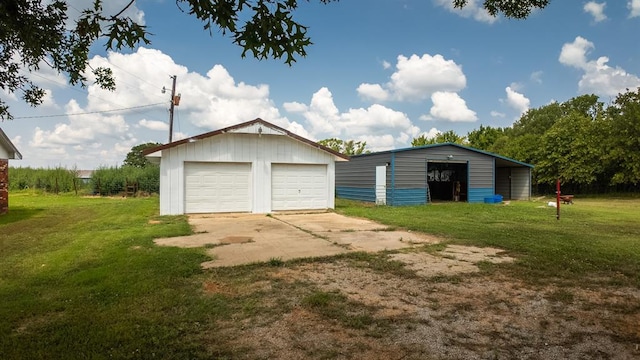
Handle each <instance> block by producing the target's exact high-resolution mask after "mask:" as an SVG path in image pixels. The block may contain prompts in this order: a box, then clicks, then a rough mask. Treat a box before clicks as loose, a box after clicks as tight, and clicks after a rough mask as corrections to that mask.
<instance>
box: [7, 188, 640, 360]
mask: <svg viewBox="0 0 640 360" xmlns="http://www.w3.org/2000/svg"><path fill="white" fill-rule="evenodd" d="M10 201H11V203H10V213H9V214H7V215H3V216H0V304H1V306H0V319H1V320H0V358H2V359H14V358H19V359H21V358H28V359H38V358H40V359H52V358H64V359H72V358H79V359H80V358H82V359H85V358H91V359H94V358H97V359H100V358H172V359H180V358H184V359H187V358H189V359H194V358H216V356H218V357H221V358H224V356H225V355H226V356H228V357H234V356H233V352H232V351H230V350H228V349H225V347H224V344H222V343H221V344H219V346H218V345H215V346H213V345H212V344H211V343H208V344H206V343H205V342H206V341H203V340H202V339H205V338H206V339H208V340H207V341H221V342H222V341H223V340H222V339H219V340H215V339H217V337H216V336H215V334H216V322H217V321H231V320H233V321H235V320H236V319H237V318H238V317H240V318H242V317H243V316H245V317H246V316H249V315H251V314H253V313H255V312H256V311H259V309H262V308H263V306H262V305H260V304H261V300H262V298H261V297H262V296H271V295H267V294H266V293H264V292H257V293H256V294H253V295H251V296H248V295H247V296H244V295H242V296H240V297H238V296H235V297H234V296H231V295H224V294H217V295H214V296H212V295H211V294H208V295H207V294H204V291H203V282H206V281H211V279H212V278H214V279H218V280H217V281H220V282H227V283H232V282H234V281H246V282H248V283H250V282H254V281H258V280H259V281H264V279H263V278H261V276H262V275H261V274H262V273H263V270H264V269H266V268H268V267H269V266H275V265H278V266H280V265H283V264H265V265H252V266H247V267H240V268H228V269H217V270H211V271H208V272H203V271H202V270H201V268H200V263H201V262H203V261H205V260H207V259H208V258H207V257H206V256H205V255H204V250H203V249H178V248H168V247H157V246H155V245H154V244H153V241H152V240H153V239H154V238H158V237H166V236H177V235H184V234H188V233H190V231H191V230H190V228H189V226H188V224H187V222H186V218H185V217H182V216H177V217H159V216H157V213H158V199H157V197H151V198H136V199H121V198H79V197H75V196H71V195H69V196H65V195H61V196H53V195H41V194H35V193H33V192H29V191H26V192H18V193H15V192H14V193H12V194H11V198H10ZM543 205H544V203H543V202H542V201H541V202H513V203H511V205H508V206H503V205H485V204H463V203H457V204H437V205H430V206H417V207H397V208H392V207H370V206H365V205H363V204H359V203H355V202H348V201H338V207H337V209H336V211H338V212H341V213H345V214H348V215H355V216H362V217H368V218H371V219H374V220H377V221H380V222H383V223H386V224H390V225H395V226H399V227H405V228H408V229H411V230H415V231H424V232H427V233H432V234H436V235H440V236H443V237H445V238H446V239H447V241H448V242H451V243H459V244H472V245H478V246H494V247H499V248H503V249H505V250H507V251H508V252H510V253H511V254H512V255H514V256H515V257H517V258H518V261H517V262H516V263H515V264H511V265H496V266H487V267H486V268H485V270H486V271H491V270H494V271H495V270H504V271H510V272H512V273H513V274H515V275H516V276H522V278H523V279H525V280H528V281H558V280H560V281H571V282H575V281H576V280H579V281H586V282H587V283H588V282H589V281H593V282H594V283H597V282H598V281H603V279H605V280H604V281H607V282H608V283H609V284H613V285H615V284H624V285H631V286H634V287H636V286H640V275H639V274H640V221H639V219H640V200H637V199H636V200H607V199H592V200H581V199H577V200H576V204H575V205H573V206H565V207H563V212H562V219H561V220H560V221H557V220H556V219H555V210H554V209H550V208H545V207H544V206H543ZM349 256H352V257H358V256H363V255H358V254H352V255H347V257H349ZM367 256H370V255H367ZM342 258H343V259H344V258H345V256H343V257H342ZM371 259H373V258H371ZM304 261H307V260H304ZM308 261H311V260H308ZM317 261H332V260H331V259H323V260H317ZM376 261H378V262H380V261H385V260H384V257H376ZM370 263H371V264H373V263H374V262H370ZM288 264H289V263H284V266H288ZM376 264H377V265H376V266H378V267H379V268H380V269H384V268H385V266H384V265H380V264H378V263H376ZM392 265H395V264H391V263H390V264H389V267H388V268H389V269H395V268H394V267H393V266H392ZM372 266H373V265H372ZM397 270H398V269H395V270H393V271H395V273H396V274H402V271H397ZM236 279H237V280H236ZM241 279H242V280H241ZM247 286H249V285H247ZM304 286H305V285H304V284H297V283H296V284H286V283H283V282H281V283H273V284H272V285H271V287H270V289H271V290H270V291H272V292H273V293H274V294H279V293H282V292H288V291H290V292H291V293H293V292H296V291H297V292H301V294H303V295H301V296H303V297H304V296H306V298H305V299H307V300H305V301H306V302H304V301H303V303H302V304H303V305H304V306H308V307H311V308H313V307H318V306H319V305H318V304H320V305H322V304H323V302H328V301H335V300H336V299H339V298H337V297H336V298H335V299H334V298H333V297H328V298H327V296H326V295H325V294H319V295H318V293H317V290H316V289H306V288H304ZM307 292H308V293H307ZM314 294H315V295H314ZM332 296H333V295H332ZM336 296H337V295H336ZM334 297H335V296H334ZM325 298H326V299H325ZM283 301H285V300H283ZM271 311H282V312H285V311H288V310H287V309H285V308H284V307H283V308H282V309H278V308H275V310H271ZM243 314H245V315H243ZM272 315H273V316H275V317H276V318H277V317H278V316H279V314H278V313H276V314H272ZM363 319H364V318H363ZM365 320H366V319H365ZM212 339H214V340H212ZM212 346H213V348H214V350H212ZM216 346H217V347H216Z"/></svg>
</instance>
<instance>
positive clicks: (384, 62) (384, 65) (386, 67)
mask: <svg viewBox="0 0 640 360" xmlns="http://www.w3.org/2000/svg"><path fill="white" fill-rule="evenodd" d="M382 67H383V68H384V69H385V70H386V69H388V68H390V67H391V63H390V62H388V61H386V60H385V61H383V62H382Z"/></svg>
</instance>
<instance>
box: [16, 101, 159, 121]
mask: <svg viewBox="0 0 640 360" xmlns="http://www.w3.org/2000/svg"><path fill="white" fill-rule="evenodd" d="M165 104H166V103H165V102H161V103H155V104H148V105H140V106H132V107H128V108H121V109H111V110H100V111H87V112H82V113H73V114H56V115H38V116H16V117H14V119H39V118H49V117H63V116H79V115H88V114H103V113H109V112H117V111H125V110H133V109H140V108H147V107H152V106H158V105H165Z"/></svg>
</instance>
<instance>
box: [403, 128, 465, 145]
mask: <svg viewBox="0 0 640 360" xmlns="http://www.w3.org/2000/svg"><path fill="white" fill-rule="evenodd" d="M443 143H454V144H465V143H466V141H465V137H464V136H460V135H458V134H456V132H455V131H453V130H449V131H445V132H440V133H438V134H437V135H436V136H434V137H432V138H429V137H427V136H426V135H425V134H422V135H420V136H418V137H416V138H413V140H411V146H425V145H432V144H443Z"/></svg>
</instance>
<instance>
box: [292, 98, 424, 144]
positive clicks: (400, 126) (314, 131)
mask: <svg viewBox="0 0 640 360" xmlns="http://www.w3.org/2000/svg"><path fill="white" fill-rule="evenodd" d="M298 107H299V108H302V106H298ZM306 109H307V110H306V111H305V112H303V113H302V116H303V117H304V119H305V120H306V124H307V125H308V126H306V128H307V129H308V130H309V131H308V136H305V137H308V138H310V139H325V138H330V137H339V138H341V139H345V140H349V139H355V140H361V141H367V148H368V149H372V150H386V149H389V148H392V147H394V145H398V146H406V145H407V142H408V141H410V139H411V138H412V137H413V136H416V135H417V134H418V133H419V132H420V129H419V128H418V127H416V126H414V125H413V124H412V123H411V120H410V119H409V117H408V116H407V115H406V114H405V113H402V112H399V111H396V110H393V109H390V108H388V107H385V106H383V105H380V104H373V105H371V106H369V107H368V108H351V109H348V110H347V111H345V112H341V111H340V110H339V109H338V108H337V107H336V105H335V104H334V102H333V95H332V94H331V91H329V89H327V88H324V87H323V88H321V89H319V90H318V91H317V92H316V93H314V94H313V96H312V98H311V103H310V104H309V105H308V106H306ZM300 127H301V126H300ZM294 128H295V127H294ZM391 134H397V135H395V136H394V135H391ZM300 135H302V134H300ZM302 136H304V135H302Z"/></svg>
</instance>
